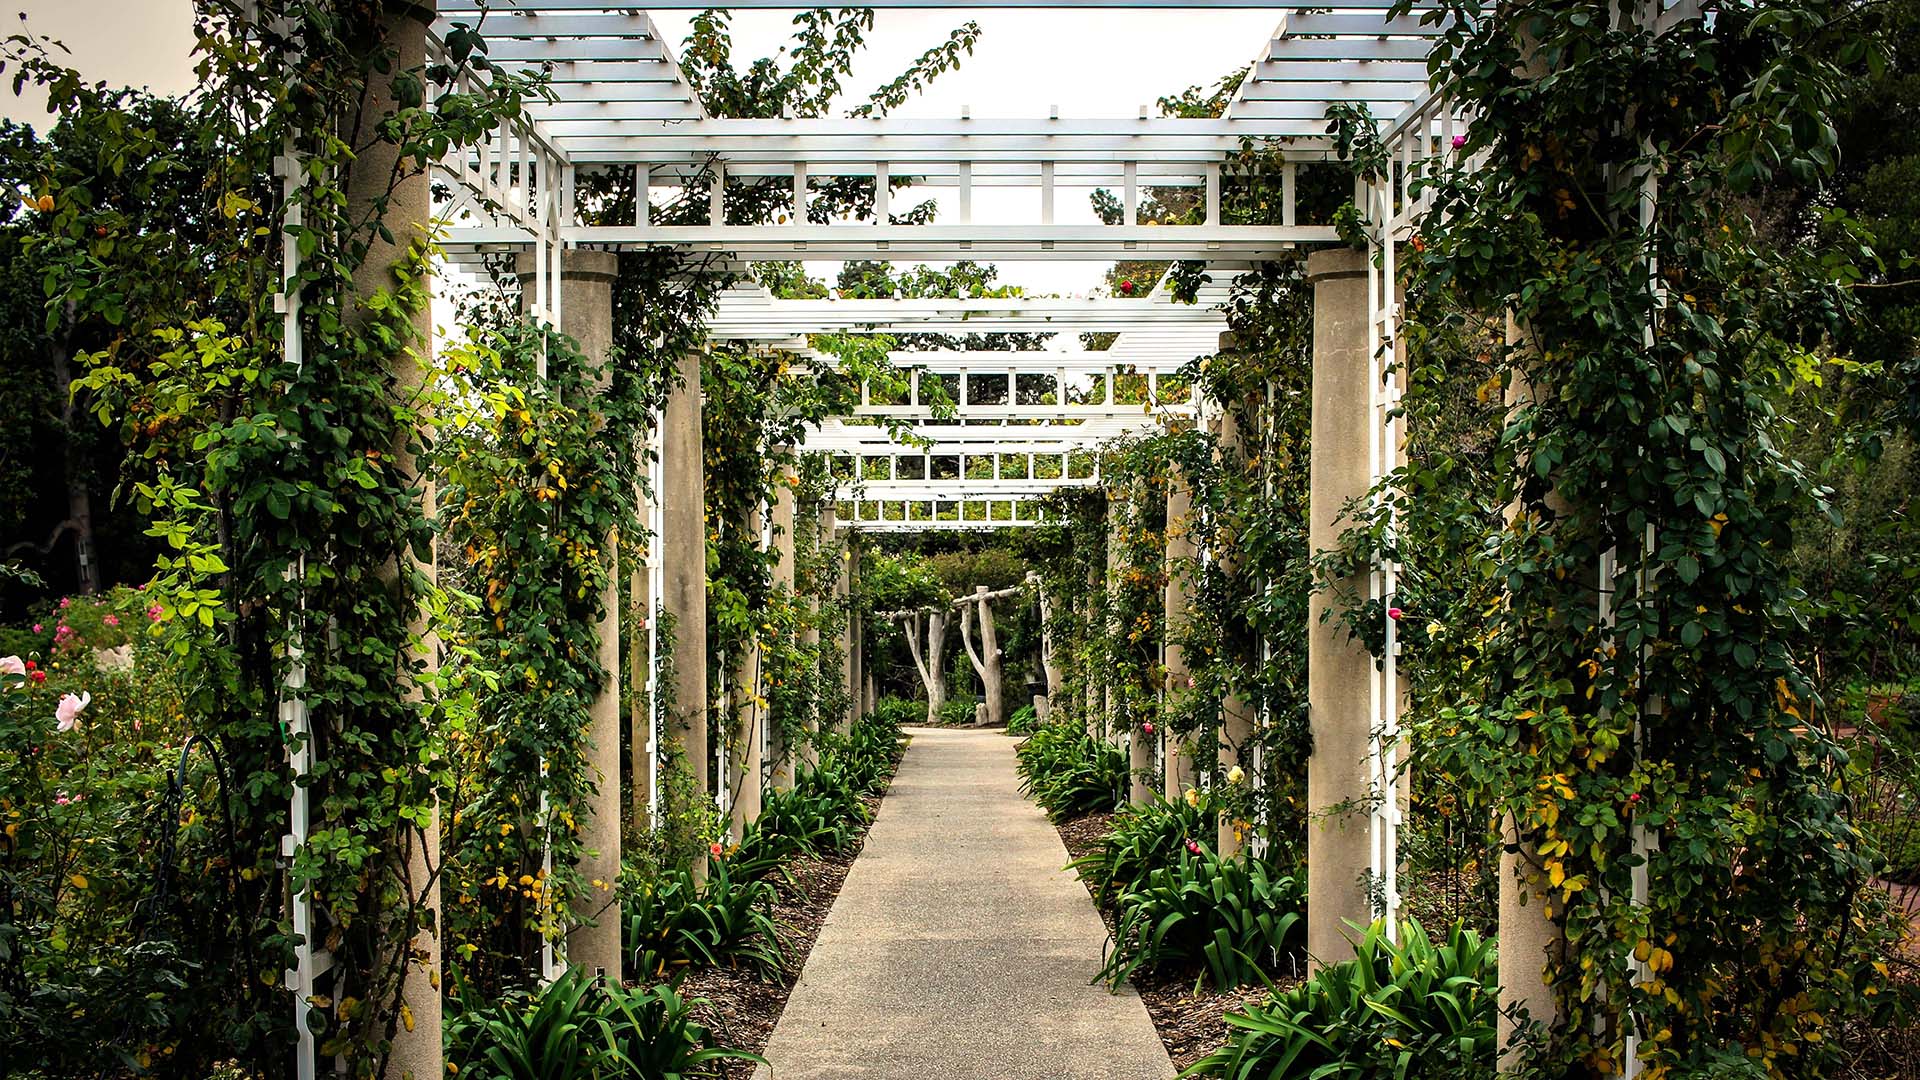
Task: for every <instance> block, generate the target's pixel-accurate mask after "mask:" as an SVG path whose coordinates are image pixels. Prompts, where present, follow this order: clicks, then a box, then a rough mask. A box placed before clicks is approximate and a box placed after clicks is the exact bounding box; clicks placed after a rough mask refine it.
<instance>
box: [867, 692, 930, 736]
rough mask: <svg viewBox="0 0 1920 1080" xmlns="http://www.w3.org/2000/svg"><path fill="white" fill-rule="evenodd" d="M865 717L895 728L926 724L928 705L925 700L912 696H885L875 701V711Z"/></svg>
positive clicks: (873, 721)
mask: <svg viewBox="0 0 1920 1080" xmlns="http://www.w3.org/2000/svg"><path fill="white" fill-rule="evenodd" d="M865 719H868V720H870V721H871V722H872V723H875V724H881V725H884V726H887V727H891V728H895V729H899V728H903V727H906V726H907V725H908V724H924V723H926V721H927V705H926V702H924V701H915V700H913V699H912V698H903V697H883V698H881V699H880V700H879V701H876V702H874V703H873V711H872V712H871V713H868V714H867V717H866V718H865Z"/></svg>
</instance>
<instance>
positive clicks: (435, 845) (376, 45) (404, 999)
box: [346, 0, 446, 1080]
mask: <svg viewBox="0 0 1920 1080" xmlns="http://www.w3.org/2000/svg"><path fill="white" fill-rule="evenodd" d="M433 17H434V4H433V0H416V2H412V3H406V2H399V0H390V2H388V3H387V4H385V5H384V10H383V12H382V14H381V16H380V19H379V29H378V32H377V34H375V35H372V36H371V38H370V40H366V41H364V42H356V43H355V47H356V49H357V50H359V51H362V52H363V54H364V55H368V56H373V55H382V54H384V55H386V56H388V57H389V58H390V59H389V62H388V63H386V64H384V65H376V66H375V68H374V69H373V70H371V71H370V72H369V73H368V77H367V85H366V90H365V93H364V95H363V96H362V98H361V102H360V112H361V113H362V116H363V118H364V120H365V129H366V130H371V129H372V128H373V126H374V125H376V124H378V123H379V122H380V120H381V119H382V118H383V117H386V116H388V115H391V114H392V113H393V112H394V111H395V108H396V104H395V99H396V94H395V92H394V90H393V84H394V82H395V80H396V79H397V78H399V77H401V76H409V77H410V76H412V75H414V74H415V73H417V72H419V71H420V70H421V68H422V66H423V65H424V64H425V63H426V34H427V27H428V25H429V24H431V23H432V21H433ZM348 122H349V123H352V122H353V120H352V118H349V119H348ZM356 148H357V149H358V150H359V157H358V158H357V160H355V162H354V163H353V168H352V170H351V173H350V174H349V176H348V177H347V191H346V197H347V217H348V219H349V220H353V221H359V220H362V219H363V218H366V217H368V216H370V215H371V214H372V212H373V210H374V208H375V206H376V205H377V204H378V201H379V200H381V199H385V200H386V209H385V213H384V216H383V217H382V218H381V221H382V223H383V224H384V225H385V226H386V229H387V231H388V232H390V233H391V234H392V237H393V239H392V241H391V242H389V241H387V240H385V239H383V238H382V237H381V236H380V235H379V233H378V232H375V233H374V234H373V235H371V236H368V237H366V240H367V244H368V248H367V254H366V258H365V260H364V261H362V262H361V264H360V265H359V266H358V267H356V268H355V269H354V275H353V286H354V294H355V296H356V298H358V299H360V300H363V301H364V300H366V299H368V298H370V297H372V296H373V295H374V294H375V293H378V292H381V291H383V290H389V289H391V288H392V287H393V284H394V272H395V270H396V269H397V268H398V266H399V265H400V264H401V262H402V261H403V260H404V259H405V258H406V257H407V255H408V250H409V248H410V247H411V246H412V245H413V244H414V243H415V242H416V241H419V240H421V239H423V238H424V236H425V234H426V228H427V225H428V223H429V221H430V220H431V218H432V212H433V210H432V193H431V191H430V190H429V188H428V175H427V173H426V171H425V170H422V169H418V168H416V167H415V166H414V165H413V163H412V162H411V161H404V160H401V158H400V155H399V147H398V146H397V145H395V144H393V143H390V142H386V141H375V142H373V143H372V144H371V145H367V146H364V147H359V146H358V145H357V144H356ZM365 317H366V316H365V313H364V312H363V311H360V310H356V311H355V312H353V313H351V318H352V319H354V320H355V321H360V320H363V319H364V318H365ZM413 324H414V325H413V331H414V335H415V338H414V340H413V341H412V342H411V343H410V344H411V347H412V349H413V350H414V351H413V352H408V351H406V350H396V351H395V353H394V354H393V355H392V356H391V357H389V358H388V360H389V363H390V366H391V368H392V370H393V374H394V383H395V388H394V389H395V394H396V395H397V396H399V397H407V396H409V395H410V394H411V392H412V391H413V390H415V389H417V388H418V387H419V386H420V385H421V383H422V382H423V381H424V379H425V378H426V371H427V368H428V367H429V366H430V364H427V363H421V362H420V361H419V360H418V359H416V355H417V356H421V357H425V356H431V353H430V352H429V350H431V349H432V348H433V313H432V312H431V311H430V310H422V311H419V312H417V313H415V315H414V318H413ZM409 441H410V440H408V439H406V438H400V439H397V440H395V443H394V445H393V446H392V447H391V448H390V453H391V454H392V456H393V459H394V461H395V463H396V466H397V467H398V468H399V469H400V471H402V472H403V473H405V474H407V475H408V476H412V477H417V478H419V481H420V484H421V488H422V492H423V494H422V502H423V506H422V510H423V512H424V513H425V514H426V515H427V516H428V517H431V516H433V513H434V491H433V484H432V481H431V479H430V478H428V477H425V476H422V475H421V474H420V471H419V469H418V467H417V465H416V463H415V459H414V455H413V454H412V453H411V452H410V451H409V450H408V442H409ZM389 569H390V571H391V572H392V574H393V578H394V579H398V578H399V577H400V574H399V569H400V568H399V567H398V566H393V567H390V568H389ZM417 569H418V570H420V571H422V572H424V573H425V574H427V575H428V576H429V577H432V576H433V575H434V573H435V567H434V565H433V562H432V560H431V558H429V559H428V560H427V561H426V562H425V563H424V564H420V565H418V566H417ZM412 622H413V627H414V629H415V630H416V632H418V633H420V635H421V639H422V644H421V652H422V654H423V655H421V656H420V657H418V659H419V660H420V661H422V662H423V663H424V664H425V666H426V667H428V668H433V667H435V666H437V665H438V663H439V642H438V641H437V640H435V639H434V637H433V636H432V635H431V634H430V632H429V631H430V627H429V626H428V623H427V618H426V614H425V613H424V612H420V611H416V612H414V613H413V616H412ZM396 674H397V673H396ZM393 764H395V765H396V766H398V765H400V764H402V763H400V762H394V763H393ZM397 841H398V845H399V846H400V848H401V849H402V850H403V851H404V857H405V861H406V881H407V890H408V892H409V893H410V894H412V895H415V896H419V895H422V894H424V896H425V902H424V905H423V906H424V908H425V911H424V913H423V920H422V921H423V929H421V930H420V931H419V932H418V933H417V934H415V935H414V937H413V942H412V947H411V950H410V951H411V955H412V956H413V957H415V958H417V959H416V960H414V961H412V962H410V963H409V964H408V966H407V970H406V973H405V976H404V981H403V982H402V985H401V987H400V997H399V1002H398V1005H399V1007H400V1008H401V1009H404V1010H405V1012H406V1013H407V1014H408V1015H409V1016H410V1017H411V1019H412V1023H411V1024H405V1023H403V1024H400V1025H399V1026H398V1027H397V1028H396V1029H395V1030H394V1035H393V1049H392V1052H391V1053H390V1054H389V1056H388V1059H387V1068H386V1073H385V1075H386V1077H388V1078H389V1080H429V1078H433V1080H438V1078H439V1077H441V1076H443V1075H444V1074H445V1072H446V1067H445V1065H444V1064H443V1062H444V1060H445V1053H444V1050H443V1049H442V1046H441V1027H440V1022H441V1009H440V972H441V962H440V946H441V942H440V919H439V916H440V887H439V885H438V880H439V877H438V871H439V869H440V862H441V854H440V813H439V808H438V807H437V806H436V807H435V808H434V814H433V819H432V821H431V822H430V823H429V824H428V825H427V827H426V828H425V829H423V830H421V832H420V833H419V834H418V835H415V834H413V833H412V832H411V831H408V832H404V833H402V834H401V835H400V836H399V837H397ZM428 882H432V883H433V884H431V885H426V884H424V883H428Z"/></svg>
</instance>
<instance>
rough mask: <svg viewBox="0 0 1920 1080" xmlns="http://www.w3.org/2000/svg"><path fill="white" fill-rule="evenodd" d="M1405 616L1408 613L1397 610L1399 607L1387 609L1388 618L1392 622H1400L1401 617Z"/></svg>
mask: <svg viewBox="0 0 1920 1080" xmlns="http://www.w3.org/2000/svg"><path fill="white" fill-rule="evenodd" d="M1405 614H1406V612H1404V611H1401V610H1400V609H1399V608H1397V607H1390V608H1388V609H1387V618H1389V619H1392V620H1393V621H1394V622H1399V621H1400V616H1402V615H1405Z"/></svg>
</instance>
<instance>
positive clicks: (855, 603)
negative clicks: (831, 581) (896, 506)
mask: <svg viewBox="0 0 1920 1080" xmlns="http://www.w3.org/2000/svg"><path fill="white" fill-rule="evenodd" d="M860 549H861V544H860V534H859V533H857V532H855V531H853V530H852V529H848V530H847V550H846V563H845V565H844V566H843V567H842V568H841V569H842V574H841V579H840V580H841V583H842V584H841V587H842V589H843V591H844V595H845V597H846V600H847V715H846V716H845V717H843V718H842V720H841V727H840V730H841V731H842V732H846V731H851V730H853V723H854V721H856V720H858V719H860V714H861V713H862V712H864V711H865V709H864V706H865V704H866V696H867V670H866V663H865V657H864V653H865V652H866V648H867V628H866V625H865V624H866V620H865V619H863V618H861V617H860V601H859V597H858V595H857V594H858V590H857V589H856V588H855V586H854V581H855V579H856V578H857V577H858V576H859V574H860Z"/></svg>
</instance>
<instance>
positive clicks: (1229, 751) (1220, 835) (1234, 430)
mask: <svg viewBox="0 0 1920 1080" xmlns="http://www.w3.org/2000/svg"><path fill="white" fill-rule="evenodd" d="M1220 348H1221V351H1222V352H1225V351H1227V350H1229V349H1231V348H1232V344H1231V339H1230V337H1229V336H1228V335H1225V334H1222V335H1221V341H1220ZM1214 422H1215V424H1216V427H1215V439H1216V442H1215V445H1214V457H1215V459H1216V460H1217V461H1218V462H1220V464H1221V467H1223V468H1228V469H1244V468H1245V467H1246V459H1247V455H1246V451H1245V448H1244V445H1243V444H1244V439H1243V437H1242V434H1241V431H1240V422H1239V420H1238V419H1236V418H1235V416H1234V413H1233V410H1232V409H1231V408H1223V409H1221V410H1220V414H1219V415H1218V416H1217V417H1216V418H1215V421H1214ZM1237 560H1238V556H1237V555H1235V554H1233V553H1232V552H1231V551H1223V552H1221V553H1220V554H1219V561H1220V564H1221V566H1222V567H1223V568H1224V569H1226V570H1227V571H1228V572H1232V571H1233V569H1234V568H1235V565H1236V563H1237ZM1253 719H1254V716H1253V706H1252V705H1251V704H1249V703H1248V701H1247V699H1246V696H1245V695H1244V694H1241V693H1238V692H1229V693H1228V694H1227V696H1226V697H1224V698H1222V699H1221V701H1220V725H1219V727H1218V728H1217V729H1216V731H1215V735H1216V736H1217V738H1216V742H1217V748H1216V750H1215V753H1214V767H1215V768H1216V769H1217V770H1218V772H1219V776H1220V782H1221V783H1222V784H1227V783H1231V781H1230V779H1229V778H1230V777H1231V776H1232V775H1233V773H1234V770H1235V769H1241V770H1242V776H1241V780H1240V783H1242V784H1250V783H1252V779H1253V778H1252V777H1251V776H1248V775H1245V767H1244V766H1242V764H1241V760H1240V759H1241V752H1242V751H1243V750H1244V749H1245V748H1246V747H1247V746H1248V745H1249V743H1250V742H1251V741H1252V737H1253ZM1195 764H1196V767H1198V763H1197V762H1196V763H1195ZM1246 839H1247V838H1246V835H1245V833H1244V832H1243V831H1242V830H1241V829H1240V827H1239V823H1238V822H1237V821H1234V820H1233V819H1231V818H1229V817H1227V816H1226V815H1224V814H1223V815H1221V818H1220V821H1219V823H1218V828H1217V829H1216V830H1215V832H1214V850H1215V851H1217V852H1218V853H1219V854H1220V855H1222V856H1231V855H1238V854H1239V853H1240V852H1241V851H1242V850H1243V849H1244V848H1245V847H1246Z"/></svg>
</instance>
